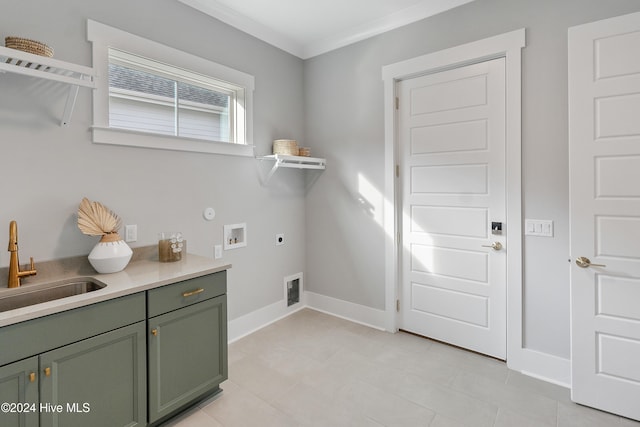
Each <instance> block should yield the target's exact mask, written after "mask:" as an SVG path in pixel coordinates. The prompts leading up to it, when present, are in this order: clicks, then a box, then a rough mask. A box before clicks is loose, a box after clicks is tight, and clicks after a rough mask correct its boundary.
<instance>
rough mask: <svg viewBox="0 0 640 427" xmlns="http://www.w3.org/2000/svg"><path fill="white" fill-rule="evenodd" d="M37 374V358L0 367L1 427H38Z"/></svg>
mask: <svg viewBox="0 0 640 427" xmlns="http://www.w3.org/2000/svg"><path fill="white" fill-rule="evenodd" d="M37 372H38V357H37V356H34V357H30V358H28V359H25V360H20V361H19V362H15V363H11V364H10V365H6V366H2V367H0V404H3V405H5V406H4V407H3V409H2V411H0V425H1V426H7V427H9V426H11V427H13V426H16V427H17V426H19V427H37V426H38V413H39V412H38V410H39V399H38V378H37V375H38V374H37ZM6 405H8V406H6Z"/></svg>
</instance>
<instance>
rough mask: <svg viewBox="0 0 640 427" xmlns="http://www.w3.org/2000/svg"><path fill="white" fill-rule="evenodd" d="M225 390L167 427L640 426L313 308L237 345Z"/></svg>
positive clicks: (465, 357)
mask: <svg viewBox="0 0 640 427" xmlns="http://www.w3.org/2000/svg"><path fill="white" fill-rule="evenodd" d="M222 388H223V389H224V392H223V393H222V394H221V395H220V396H219V397H216V398H213V399H210V400H208V401H205V402H203V403H201V404H200V405H198V406H196V407H194V408H192V409H191V410H189V411H187V412H185V413H184V414H182V415H180V416H179V417H177V418H175V419H173V420H171V421H169V422H168V423H166V424H165V425H164V426H163V427H205V426H206V427H218V426H224V427H232V426H238V427H252V426H260V427H268V426H276V427H281V426H284V427H286V426H322V427H334V426H371V427H373V426H411V427H416V426H430V427H453V426H469V427H483V426H493V427H506V426H509V427H512V426H513V427H528V426H557V427H591V426H602V427H612V426H620V427H632V426H635V427H640V423H638V422H635V421H631V420H628V419H625V418H620V417H618V416H615V415H611V414H608V413H604V412H600V411H596V410H593V409H590V408H587V407H583V406H580V405H576V404H574V403H572V402H571V400H570V398H569V390H567V389H565V388H562V387H559V386H556V385H553V384H549V383H546V382H543V381H539V380H536V379H533V378H531V377H527V376H524V375H522V374H519V373H518V372H515V371H511V370H509V369H508V368H507V366H506V364H504V363H502V362H500V361H497V360H494V359H491V358H487V357H483V356H480V355H477V354H475V353H471V352H467V351H464V350H460V349H458V348H455V347H450V346H447V345H444V344H441V343H437V342H434V341H430V340H428V339H424V338H420V337H416V336H413V335H410V334H406V333H402V332H400V333H397V334H390V333H386V332H381V331H378V330H375V329H371V328H368V327H365V326H361V325H358V324H355V323H352V322H349V321H346V320H343V319H339V318H336V317H333V316H329V315H326V314H323V313H319V312H317V311H314V310H310V309H304V310H301V311H298V312H296V313H294V314H293V315H291V316H289V317H287V318H285V319H282V320H280V321H278V322H276V323H274V324H272V325H270V326H268V327H266V328H264V329H262V330H260V331H258V332H255V333H253V334H251V335H249V336H247V337H245V338H243V339H241V340H239V341H237V342H235V343H233V344H232V345H230V346H229V380H228V381H225V382H224V383H223V384H222ZM639 404H640V403H639Z"/></svg>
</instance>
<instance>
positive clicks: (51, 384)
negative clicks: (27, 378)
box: [40, 322, 147, 427]
mask: <svg viewBox="0 0 640 427" xmlns="http://www.w3.org/2000/svg"><path fill="white" fill-rule="evenodd" d="M145 331H146V328H145V322H139V323H136V324H133V325H130V326H125V327H124V328H120V329H116V330H115V331H111V332H107V333H104V334H101V335H98V336H95V337H92V338H89V339H86V340H83V341H80V342H77V343H74V344H71V345H67V346H65V347H61V348H58V349H55V350H52V351H50V352H47V353H44V354H42V355H40V372H41V375H40V402H41V403H44V404H49V405H50V406H49V407H46V406H44V407H43V408H41V410H40V426H41V427H54V426H56V427H57V426H60V427H63V426H64V427H75V426H77V427H86V426H92V427H120V426H130V427H133V426H144V425H146V418H147V417H146V409H147V405H146V403H147V402H146V400H147V399H146V378H147V376H146V351H145V346H146V339H145Z"/></svg>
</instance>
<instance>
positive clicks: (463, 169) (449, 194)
mask: <svg viewBox="0 0 640 427" xmlns="http://www.w3.org/2000/svg"><path fill="white" fill-rule="evenodd" d="M397 93H398V96H399V105H398V107H399V108H398V129H399V135H398V141H399V150H400V153H399V154H400V159H401V165H400V166H401V168H400V169H401V171H402V173H401V175H400V182H399V184H400V186H401V187H402V188H401V191H400V194H401V197H402V201H401V206H402V218H401V222H402V239H401V241H402V246H403V247H402V250H401V254H402V255H401V256H402V264H401V265H402V269H401V274H402V278H401V282H402V289H401V310H400V316H401V320H400V322H401V328H402V329H404V330H408V331H410V332H414V333H417V334H420V335H424V336H427V337H430V338H433V339H436V340H440V341H444V342H448V343H451V344H453V345H456V346H460V347H464V348H467V349H470V350H473V351H477V352H480V353H484V354H487V355H490V356H493V357H496V358H499V359H505V358H506V250H507V248H506V247H505V241H506V230H507V224H505V218H506V207H505V197H506V196H505V61H504V58H499V59H494V60H491V61H486V62H482V63H478V64H473V65H469V66H464V67H460V68H455V69H453V70H448V71H443V72H439V73H435V74H430V75H426V76H422V77H416V78H413V79H409V80H404V81H401V82H399V83H398V87H397Z"/></svg>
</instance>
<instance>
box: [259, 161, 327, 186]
mask: <svg viewBox="0 0 640 427" xmlns="http://www.w3.org/2000/svg"><path fill="white" fill-rule="evenodd" d="M257 159H258V160H260V161H273V162H274V163H273V167H272V168H271V170H270V171H269V173H267V176H266V177H265V179H264V184H267V183H268V182H269V180H270V179H271V177H272V176H273V175H274V174H275V173H276V172H277V171H278V170H279V169H281V168H290V169H314V170H324V169H325V166H326V163H327V161H326V159H320V158H318V157H304V156H285V155H283V154H272V155H270V156H262V157H257Z"/></svg>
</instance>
